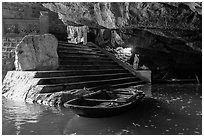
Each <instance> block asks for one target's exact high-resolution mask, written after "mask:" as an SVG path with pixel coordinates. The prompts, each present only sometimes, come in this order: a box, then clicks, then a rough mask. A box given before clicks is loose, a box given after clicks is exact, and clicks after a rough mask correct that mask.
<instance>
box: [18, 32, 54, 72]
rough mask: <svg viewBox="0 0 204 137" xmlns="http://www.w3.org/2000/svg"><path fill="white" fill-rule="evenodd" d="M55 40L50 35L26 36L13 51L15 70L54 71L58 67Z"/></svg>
mask: <svg viewBox="0 0 204 137" xmlns="http://www.w3.org/2000/svg"><path fill="white" fill-rule="evenodd" d="M57 46H58V41H57V39H56V38H55V37H54V36H53V35H51V34H44V35H27V36H25V37H24V38H23V39H22V40H21V42H20V43H19V44H18V45H17V47H16V50H15V63H14V64H15V67H16V70H21V71H23V70H54V69H57V67H58V54H57Z"/></svg>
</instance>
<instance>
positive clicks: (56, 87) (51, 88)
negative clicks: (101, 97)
mask: <svg viewBox="0 0 204 137" xmlns="http://www.w3.org/2000/svg"><path fill="white" fill-rule="evenodd" d="M135 81H140V80H139V79H138V78H135V77H126V78H117V79H106V80H97V81H96V80H94V81H85V82H74V83H63V84H50V85H48V84H47V85H38V86H42V87H43V90H41V91H40V93H54V92H59V91H62V90H70V89H81V88H84V87H86V88H91V87H96V86H100V85H107V84H110V85H114V84H120V83H128V82H135Z"/></svg>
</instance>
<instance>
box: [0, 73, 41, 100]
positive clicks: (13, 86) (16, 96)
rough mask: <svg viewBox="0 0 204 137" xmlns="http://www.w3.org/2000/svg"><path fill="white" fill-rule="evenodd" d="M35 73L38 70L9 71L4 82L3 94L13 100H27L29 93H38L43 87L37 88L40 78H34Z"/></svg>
mask: <svg viewBox="0 0 204 137" xmlns="http://www.w3.org/2000/svg"><path fill="white" fill-rule="evenodd" d="M35 74H36V72H25V71H8V72H7V74H6V76H5V78H4V81H3V84H2V95H3V96H4V97H5V98H8V99H11V100H16V101H25V100H26V99H27V98H28V93H30V92H35V94H36V93H38V92H39V91H40V90H41V89H40V87H39V90H38V89H37V83H38V82H39V79H36V78H34V77H35ZM29 102H30V101H29Z"/></svg>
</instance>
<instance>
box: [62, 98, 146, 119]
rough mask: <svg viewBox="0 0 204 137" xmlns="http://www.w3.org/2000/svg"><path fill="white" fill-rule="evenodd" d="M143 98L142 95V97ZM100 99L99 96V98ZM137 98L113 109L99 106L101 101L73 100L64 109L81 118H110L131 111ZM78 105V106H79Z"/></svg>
mask: <svg viewBox="0 0 204 137" xmlns="http://www.w3.org/2000/svg"><path fill="white" fill-rule="evenodd" d="M143 96H144V95H143ZM99 97H100V98H102V97H101V96H99ZM91 98H93V97H91ZM141 98H142V97H139V98H137V99H134V100H132V101H130V102H127V103H122V104H118V105H117V106H114V107H106V106H100V104H101V103H103V102H102V101H101V102H100V101H97V102H94V101H86V102H84V100H83V99H82V98H78V99H73V100H70V101H68V102H66V103H65V104H64V106H65V107H66V108H70V109H71V110H72V111H73V112H74V113H75V114H77V115H79V116H83V117H91V118H99V117H110V116H115V115H119V114H122V113H124V112H127V111H129V110H131V109H133V108H134V107H135V105H136V103H137V102H138V101H139V100H140V99H141ZM79 104H80V105H79Z"/></svg>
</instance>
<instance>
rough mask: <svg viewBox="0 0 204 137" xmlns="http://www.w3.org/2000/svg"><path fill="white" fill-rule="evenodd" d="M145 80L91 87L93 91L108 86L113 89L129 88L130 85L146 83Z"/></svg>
mask: <svg viewBox="0 0 204 137" xmlns="http://www.w3.org/2000/svg"><path fill="white" fill-rule="evenodd" d="M144 83H145V82H144V81H134V82H127V83H120V84H113V85H108V84H107V85H104V86H96V87H91V88H89V89H90V90H93V91H97V90H100V89H103V88H107V87H111V88H113V89H116V88H127V87H130V86H137V85H140V84H144Z"/></svg>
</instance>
